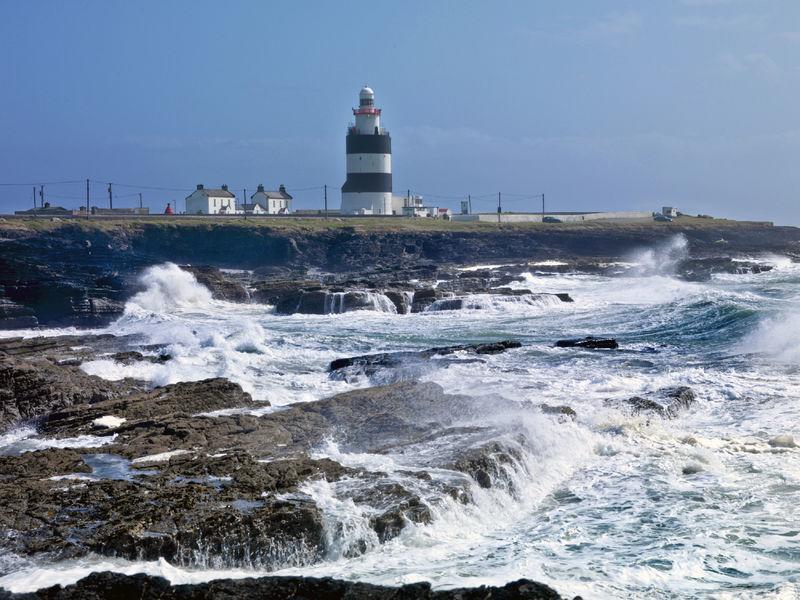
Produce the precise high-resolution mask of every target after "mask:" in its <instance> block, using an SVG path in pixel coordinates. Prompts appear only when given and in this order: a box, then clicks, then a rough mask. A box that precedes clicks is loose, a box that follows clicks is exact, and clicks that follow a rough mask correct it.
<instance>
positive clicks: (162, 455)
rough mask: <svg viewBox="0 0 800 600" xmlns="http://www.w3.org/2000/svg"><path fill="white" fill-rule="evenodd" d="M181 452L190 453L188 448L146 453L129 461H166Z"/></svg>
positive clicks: (139, 462)
mask: <svg viewBox="0 0 800 600" xmlns="http://www.w3.org/2000/svg"><path fill="white" fill-rule="evenodd" d="M182 454H190V452H189V450H170V451H169V452H159V453H158V454H148V455H147V456H140V457H139V458H134V459H133V460H132V461H131V463H133V464H144V463H148V464H149V463H159V462H168V461H169V459H171V458H173V457H174V456H181V455H182Z"/></svg>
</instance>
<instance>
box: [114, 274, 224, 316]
mask: <svg viewBox="0 0 800 600" xmlns="http://www.w3.org/2000/svg"><path fill="white" fill-rule="evenodd" d="M139 283H140V284H141V285H142V286H143V287H144V288H145V289H144V290H143V291H141V292H139V293H138V294H136V295H135V296H134V297H133V298H131V299H130V300H129V301H128V304H127V305H126V307H125V309H126V311H128V310H132V309H133V308H134V307H138V308H139V309H141V310H144V311H151V312H156V313H164V312H168V311H170V310H171V309H174V308H176V307H178V308H189V307H197V308H202V307H206V306H208V305H209V304H210V303H211V292H210V291H208V288H206V287H205V286H202V285H200V284H199V283H198V282H197V279H196V278H195V276H194V275H193V274H191V273H189V272H188V271H184V270H183V269H181V268H180V267H179V266H178V265H176V264H173V263H166V264H163V265H157V266H153V267H150V268H148V269H147V270H146V271H145V272H144V274H143V275H142V276H141V277H140V278H139Z"/></svg>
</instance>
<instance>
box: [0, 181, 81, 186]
mask: <svg viewBox="0 0 800 600" xmlns="http://www.w3.org/2000/svg"><path fill="white" fill-rule="evenodd" d="M68 183H83V180H79V181H36V182H29V183H0V185H2V186H29V185H66V184H68Z"/></svg>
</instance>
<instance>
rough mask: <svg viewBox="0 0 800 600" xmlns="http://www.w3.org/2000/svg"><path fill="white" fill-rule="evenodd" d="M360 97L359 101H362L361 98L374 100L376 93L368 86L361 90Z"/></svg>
mask: <svg viewBox="0 0 800 600" xmlns="http://www.w3.org/2000/svg"><path fill="white" fill-rule="evenodd" d="M358 97H359V99H361V98H374V97H375V92H373V91H372V88H371V87H369V86H368V85H365V86H364V87H363V88H361V91H360V92H359V93H358Z"/></svg>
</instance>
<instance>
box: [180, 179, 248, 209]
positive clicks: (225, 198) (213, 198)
mask: <svg viewBox="0 0 800 600" xmlns="http://www.w3.org/2000/svg"><path fill="white" fill-rule="evenodd" d="M186 214H187V215H235V214H236V196H235V195H234V194H233V193H232V192H230V191H228V186H227V185H223V186H222V187H221V188H219V189H206V188H204V187H203V184H202V183H198V184H197V189H196V190H195V191H193V192H192V193H191V194H190V195H189V196H186Z"/></svg>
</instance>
